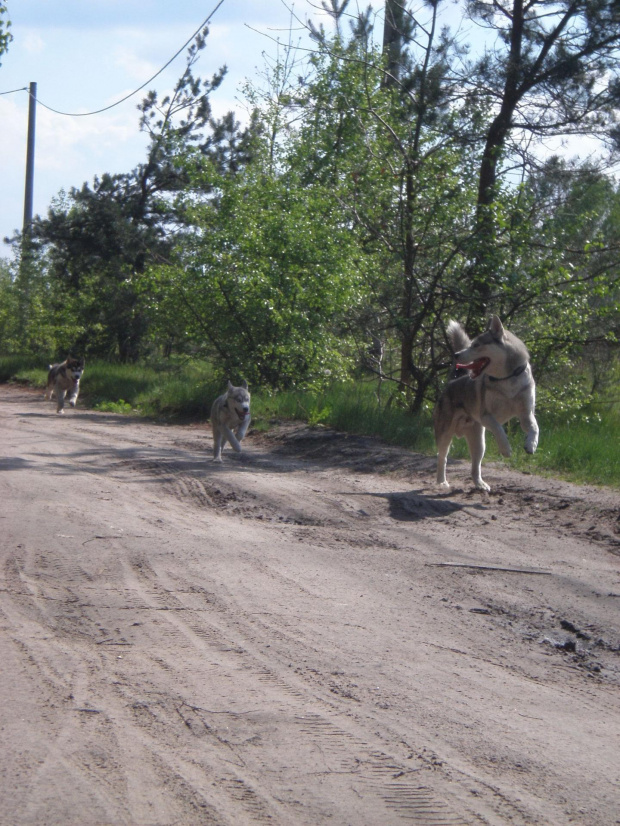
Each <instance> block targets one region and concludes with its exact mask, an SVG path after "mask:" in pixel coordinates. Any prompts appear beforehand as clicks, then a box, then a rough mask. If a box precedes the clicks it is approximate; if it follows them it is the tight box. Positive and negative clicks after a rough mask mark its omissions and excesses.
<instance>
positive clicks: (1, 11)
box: [0, 2, 13, 65]
mask: <svg viewBox="0 0 620 826" xmlns="http://www.w3.org/2000/svg"><path fill="white" fill-rule="evenodd" d="M7 15H8V9H7V7H6V4H5V3H3V2H0V57H1V56H2V55H3V54H5V52H7V51H8V48H9V43H10V42H11V40H13V35H12V34H11V31H10V29H11V21H10V20H9V19H8V17H7ZM0 65H2V64H0Z"/></svg>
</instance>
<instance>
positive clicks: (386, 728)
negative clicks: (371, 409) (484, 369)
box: [0, 387, 620, 826]
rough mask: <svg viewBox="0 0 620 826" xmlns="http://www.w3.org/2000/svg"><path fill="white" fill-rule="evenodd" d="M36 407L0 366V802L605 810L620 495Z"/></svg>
mask: <svg viewBox="0 0 620 826" xmlns="http://www.w3.org/2000/svg"><path fill="white" fill-rule="evenodd" d="M53 409H54V408H53V406H52V405H49V404H47V403H44V402H43V401H42V399H41V398H40V395H37V394H34V393H32V392H30V391H26V390H19V389H15V388H7V387H0V425H1V427H2V443H3V450H2V454H3V456H2V458H1V459H0V557H1V563H2V564H1V566H0V658H1V659H0V691H1V697H2V703H1V707H0V736H1V742H2V748H1V749H0V788H1V800H0V823H2V824H7V825H8V824H11V826H26V824H36V825H37V826H55V825H56V824H58V826H61V825H62V826H74V825H75V826H94V825H95V824H96V826H103V825H104V824H114V826H117V824H130V826H173V824H174V826H181V824H188V825H189V824H192V825H193V824H217V826H242V825H243V824H263V823H264V824H273V825H274V826H276V824H277V826H297V825H298V824H299V825H300V826H301V825H302V824H303V825H304V826H305V825H306V824H307V826H318V825H319V824H330V826H331V825H332V824H334V826H336V824H350V826H365V824H369V825H372V826H384V825H386V824H390V825H391V824H401V823H403V824H406V823H415V824H422V826H460V825H461V824H519V825H521V824H543V825H544V826H551V825H552V824H557V826H565V824H569V823H571V824H583V825H584V826H610V824H614V823H620V691H619V684H620V650H619V643H620V564H619V563H620V522H619V521H618V517H619V515H620V509H619V508H620V496H618V495H617V494H614V493H610V492H605V491H598V490H596V489H593V488H580V487H575V486H570V485H566V484H563V483H557V482H551V481H544V480H540V479H537V478H535V477H532V476H525V475H517V474H511V473H509V472H506V471H503V470H501V469H492V468H490V469H488V470H487V473H486V475H485V478H487V479H488V481H489V482H490V484H491V485H492V486H493V492H492V494H491V495H490V496H489V495H486V494H480V493H476V492H472V491H471V490H470V485H469V483H467V481H466V476H467V468H466V467H465V466H463V467H455V468H454V469H452V478H455V479H456V480H460V484H461V486H462V489H460V490H456V491H455V492H454V493H453V494H452V495H449V496H446V495H441V496H440V495H437V493H436V492H435V491H434V490H433V488H432V486H431V481H432V462H431V461H430V460H428V459H424V458H420V457H416V456H414V455H412V454H411V455H407V456H403V455H402V454H400V453H399V452H398V451H396V450H393V449H386V448H381V447H380V446H378V445H376V444H373V443H372V442H370V441H368V440H363V439H356V438H351V439H347V438H343V437H340V436H338V435H337V434H330V433H321V432H312V431H307V430H304V429H303V428H299V427H288V428H282V429H280V430H278V431H276V432H275V434H273V435H271V436H270V437H260V438H259V437H258V436H254V437H250V438H249V439H248V440H247V442H246V444H247V452H246V454H245V456H244V457H242V459H240V460H239V459H238V458H237V457H233V456H231V454H230V453H228V455H226V454H225V459H224V464H223V465H221V466H217V465H213V464H212V463H211V462H210V461H209V448H210V435H209V431H208V428H206V427H181V426H165V425H155V424H149V423H143V422H139V421H136V420H133V419H129V418H124V417H117V416H112V415H106V414H97V413H93V412H88V411H84V410H78V411H75V412H72V411H69V412H68V413H67V415H66V416H64V417H58V416H56V415H55V414H54V412H53ZM543 437H544V434H543ZM386 470H390V472H389V473H386Z"/></svg>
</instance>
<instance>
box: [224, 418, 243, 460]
mask: <svg viewBox="0 0 620 826" xmlns="http://www.w3.org/2000/svg"><path fill="white" fill-rule="evenodd" d="M222 430H223V431H224V437H225V438H226V439H228V441H229V442H230V446H231V447H232V449H233V450H234V451H235V452H236V453H241V445H240V444H239V441H238V440H237V437H236V436H235V434H234V433H233V432H232V430H231V429H230V428H229V427H228V426H227V425H223V426H222Z"/></svg>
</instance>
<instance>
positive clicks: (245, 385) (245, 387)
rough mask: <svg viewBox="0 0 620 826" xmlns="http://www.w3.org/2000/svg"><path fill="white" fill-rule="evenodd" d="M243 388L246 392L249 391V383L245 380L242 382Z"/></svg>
mask: <svg viewBox="0 0 620 826" xmlns="http://www.w3.org/2000/svg"><path fill="white" fill-rule="evenodd" d="M241 387H243V389H244V390H247V389H248V383H247V381H246V380H245V379H244V380H243V381H242V382H241Z"/></svg>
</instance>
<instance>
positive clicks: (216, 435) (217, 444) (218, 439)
mask: <svg viewBox="0 0 620 826" xmlns="http://www.w3.org/2000/svg"><path fill="white" fill-rule="evenodd" d="M212 430H213V461H214V462H221V461H222V448H223V447H224V436H223V434H222V431H221V430H220V429H219V427H216V426H215V425H213V426H212Z"/></svg>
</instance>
